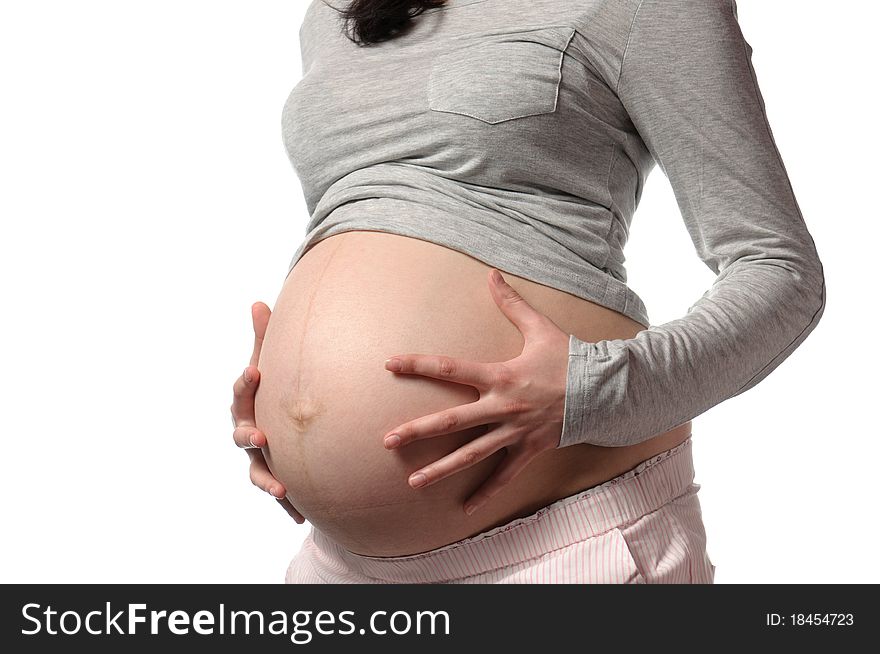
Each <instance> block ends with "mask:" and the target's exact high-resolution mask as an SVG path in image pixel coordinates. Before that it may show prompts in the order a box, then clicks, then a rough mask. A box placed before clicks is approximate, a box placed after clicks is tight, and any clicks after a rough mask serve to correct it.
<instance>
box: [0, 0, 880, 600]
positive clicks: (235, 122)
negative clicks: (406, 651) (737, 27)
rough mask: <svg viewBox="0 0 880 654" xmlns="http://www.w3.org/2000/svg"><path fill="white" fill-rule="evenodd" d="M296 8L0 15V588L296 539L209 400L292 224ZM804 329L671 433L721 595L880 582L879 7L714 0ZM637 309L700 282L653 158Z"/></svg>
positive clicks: (276, 567)
mask: <svg viewBox="0 0 880 654" xmlns="http://www.w3.org/2000/svg"><path fill="white" fill-rule="evenodd" d="M307 4H308V3H307V2H306V1H305V0H288V1H287V2H280V1H278V0H263V1H262V2H243V1H241V0H239V1H238V2H229V1H223V0H211V1H210V2H208V1H207V0H185V1H183V0H175V1H173V2H172V1H170V0H151V1H150V2H143V1H141V2H135V1H124V2H120V1H119V0H114V1H112V2H111V1H110V0H106V1H96V0H83V1H81V2H75V3H74V2H61V1H52V2H49V1H40V0H29V1H28V2H16V3H12V2H2V3H0V61H2V62H3V63H2V66H0V94H2V103H0V219H2V235H3V237H2V240H0V244H2V245H0V248H2V257H0V280H2V281H0V289H2V298H0V299H2V305H0V306H2V312H3V314H2V325H3V327H2V329H3V335H2V340H0V355H2V364H3V370H2V374H0V397H2V405H3V417H4V420H3V425H4V432H5V433H4V437H5V441H6V444H7V445H6V447H5V450H4V451H5V454H4V455H3V458H2V472H0V502H2V505H0V532H2V534H3V538H2V545H0V547H2V556H0V581H4V582H52V581H60V582H268V583H279V582H281V581H282V579H283V575H284V571H285V568H286V566H287V563H288V561H289V560H290V558H291V557H292V556H293V555H294V554H295V553H296V551H297V550H298V548H299V545H300V542H301V541H302V539H303V538H304V536H305V534H306V532H307V529H308V526H307V525H304V526H298V525H296V524H295V523H294V522H293V521H292V520H290V519H289V518H288V517H287V515H286V514H285V513H284V511H283V510H281V509H280V508H279V507H278V506H277V505H276V503H275V501H274V500H272V499H271V498H270V497H269V496H268V495H266V494H265V493H263V492H262V491H259V490H257V489H256V488H255V487H253V486H252V485H251V483H250V481H249V479H248V459H247V456H246V454H245V453H244V452H243V451H241V450H239V449H238V448H236V447H235V446H234V445H233V444H232V438H231V434H232V427H231V422H230V417H229V405H230V403H231V400H232V395H231V387H232V383H233V381H234V380H235V378H236V377H237V376H238V375H239V374H241V371H242V369H243V368H244V366H245V365H246V364H247V362H248V358H249V355H250V350H251V345H252V331H251V323H250V305H251V303H252V302H254V301H256V300H263V301H265V302H266V303H267V304H269V305H270V306H272V305H273V304H274V301H275V299H276V297H277V295H278V292H279V290H280V288H281V283H282V282H283V279H284V276H285V274H286V272H287V265H288V263H289V261H290V257H291V256H292V254H293V252H294V250H295V249H296V247H297V246H298V245H299V243H300V241H301V240H302V238H303V236H304V234H305V231H304V230H305V223H306V219H307V215H306V210H305V204H304V200H303V196H302V193H301V190H300V186H299V182H298V180H297V178H296V176H295V174H294V173H293V171H292V169H291V168H290V165H289V163H288V161H287V158H286V155H285V153H284V150H283V147H282V145H281V134H280V115H281V108H282V105H283V102H284V100H285V99H286V97H287V94H288V93H289V92H290V90H291V88H293V86H294V85H295V84H296V82H297V81H298V80H299V78H300V60H299V43H298V39H297V32H298V28H299V25H300V23H301V21H302V16H303V13H304V10H305V7H306V5H307ZM737 4H738V8H739V18H740V23H741V25H742V29H743V33H744V34H745V36H746V39H747V40H748V41H749V43H750V44H751V45H752V47H753V48H754V54H753V63H754V65H755V68H756V71H757V75H758V79H759V83H760V86H761V89H762V92H763V94H764V98H765V101H766V105H767V112H768V115H769V117H770V123H771V126H772V129H773V133H774V135H775V137H776V140H777V143H778V146H779V149H780V151H781V153H782V156H783V159H784V161H785V164H786V167H787V169H788V172H789V175H790V177H791V180H792V184H793V186H794V189H795V192H796V195H797V198H798V201H799V203H800V206H801V209H802V211H803V214H804V216H805V218H806V220H807V223H808V226H809V228H810V230H811V232H812V234H813V236H814V239H815V241H816V243H817V247H818V249H819V253H820V256H821V258H822V260H823V263H824V266H825V272H826V281H827V287H828V304H827V308H826V312H825V317H824V318H823V320H822V321H821V323H820V324H819V326H818V327H817V329H816V331H815V332H814V333H813V334H812V335H811V336H810V338H808V339H807V341H806V342H805V343H804V344H803V345H802V346H801V347H800V348H799V349H798V350H797V351H796V352H795V353H794V354H793V355H792V356H791V357H790V358H789V359H788V360H787V361H786V362H785V363H783V364H782V366H781V367H780V368H778V369H777V370H776V371H775V372H774V373H773V374H772V375H770V376H769V377H768V378H767V379H765V380H764V381H763V382H761V384H760V385H759V386H758V387H757V388H755V389H753V390H751V391H749V392H747V393H746V394H744V395H742V396H740V397H737V398H734V399H731V400H729V401H726V402H724V403H722V404H721V405H719V406H717V407H715V408H714V409H712V410H711V411H709V412H708V413H706V414H704V415H702V416H700V417H698V418H697V419H696V420H695V421H694V443H695V457H696V466H697V482H698V483H701V484H702V490H701V493H700V495H701V501H702V505H703V513H704V519H705V524H706V529H707V533H708V547H709V554H710V556H711V557H712V559H713V561H714V562H715V564H716V565H717V566H718V572H717V577H716V581H717V582H718V583H740V582H868V581H870V582H878V581H880V572H878V571H877V568H876V566H875V565H873V562H874V558H875V554H876V547H877V542H878V536H880V530H878V527H877V521H876V512H877V507H876V499H877V491H876V488H877V478H878V471H877V466H878V455H880V445H878V438H877V436H878V430H877V426H876V424H877V421H876V418H875V410H876V408H877V406H878V404H880V400H878V399H877V397H876V392H877V384H876V377H875V371H876V370H877V368H878V364H880V361H878V354H877V348H876V346H875V344H874V343H875V341H874V329H875V325H876V323H877V317H878V316H877V310H876V308H875V307H876V304H875V298H876V293H877V290H876V286H875V281H876V272H875V271H876V262H877V243H878V236H880V234H878V227H877V224H878V220H877V219H878V212H877V209H876V204H875V197H874V194H875V193H876V191H877V186H878V182H877V180H876V166H875V165H874V164H875V161H876V160H875V154H874V153H875V152H876V151H877V147H878V145H880V143H878V139H877V133H876V130H875V123H876V104H875V103H874V102H873V101H871V99H870V96H869V93H870V91H871V90H872V86H875V79H876V64H877V58H876V46H877V37H876V34H875V27H876V25H877V19H878V18H880V16H878V15H877V14H878V11H877V9H875V8H874V6H873V4H871V3H867V2H849V3H839V4H837V5H834V6H833V7H832V6H831V5H829V3H827V2H818V1H811V2H805V1H803V0H784V1H783V0H774V2H766V1H764V0H739V1H738V3H737ZM626 254H627V259H628V269H629V281H630V284H631V285H632V287H633V288H634V290H636V292H637V293H639V294H640V295H641V296H642V298H643V299H644V300H645V303H646V304H647V306H648V309H649V312H650V315H651V319H652V323H653V324H660V323H662V322H664V321H667V320H671V319H673V318H677V317H680V316H681V315H683V314H684V312H685V311H686V309H687V307H688V306H690V304H692V303H693V301H694V300H695V299H697V298H698V297H699V296H700V295H701V294H702V293H703V291H705V290H706V289H707V288H708V287H709V285H710V284H711V283H712V281H713V275H712V273H711V272H710V271H709V270H708V268H706V267H705V266H704V265H703V264H702V263H701V262H700V261H699V260H698V259H697V257H696V255H695V252H694V248H693V244H692V243H691V242H690V240H689V238H688V236H687V232H686V231H685V228H684V225H683V223H682V222H681V219H680V214H679V212H678V208H677V206H676V204H675V199H674V196H673V194H672V190H671V188H670V186H669V183H668V181H667V180H666V178H665V177H663V176H662V173H661V172H659V169H655V172H654V173H653V174H652V176H651V178H650V182H649V184H648V186H647V188H646V189H645V192H644V196H643V201H642V205H641V206H640V208H639V210H638V212H637V214H636V216H635V221H634V227H633V231H632V237H631V241H630V243H629V245H628V247H627V250H626Z"/></svg>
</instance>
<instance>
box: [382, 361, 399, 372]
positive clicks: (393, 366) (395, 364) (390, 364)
mask: <svg viewBox="0 0 880 654" xmlns="http://www.w3.org/2000/svg"><path fill="white" fill-rule="evenodd" d="M385 367H386V368H388V370H400V359H386V360H385Z"/></svg>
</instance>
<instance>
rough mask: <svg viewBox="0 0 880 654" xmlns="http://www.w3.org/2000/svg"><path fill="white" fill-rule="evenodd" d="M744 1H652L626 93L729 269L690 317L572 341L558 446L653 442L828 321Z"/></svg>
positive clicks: (704, 248) (635, 36)
mask: <svg viewBox="0 0 880 654" xmlns="http://www.w3.org/2000/svg"><path fill="white" fill-rule="evenodd" d="M751 55H752V48H751V46H749V44H748V43H747V42H746V41H745V39H744V37H743V35H742V32H741V30H740V26H739V22H738V18H737V7H736V4H735V1H734V0H643V1H642V2H641V4H640V5H639V7H638V9H637V10H636V13H635V16H634V20H633V23H632V26H631V29H630V32H629V36H628V40H627V42H626V44H625V49H624V54H623V59H622V63H621V65H620V76H619V80H618V86H617V94H618V97H619V98H620V101H621V103H622V104H623V106H624V108H625V109H626V111H627V113H628V114H629V116H630V118H631V120H632V122H633V125H634V126H635V128H636V130H637V131H638V134H639V136H640V137H641V138H642V140H643V142H644V144H645V146H646V147H647V149H648V151H649V152H650V153H651V155H652V157H653V159H654V161H655V162H656V163H657V165H659V167H660V168H661V170H662V171H663V173H664V175H665V176H666V177H667V178H668V180H669V182H670V184H671V185H672V188H673V191H674V194H675V198H676V201H677V203H678V206H679V209H680V211H681V214H682V218H683V219H684V222H685V225H686V227H687V230H688V233H689V235H690V237H691V238H692V240H693V242H694V246H695V248H696V251H697V255H698V256H699V258H700V259H701V260H702V261H703V262H704V263H705V264H706V265H707V266H708V267H709V268H710V269H711V270H712V271H713V272H714V273H715V274H716V275H717V277H716V279H715V281H714V283H713V284H712V286H711V288H709V290H707V291H706V292H705V293H704V294H703V295H702V297H700V298H699V299H698V300H697V301H696V302H695V303H694V304H693V305H692V306H691V307H690V308H689V309H688V310H687V313H686V314H685V316H684V317H682V318H679V319H676V320H672V321H670V322H667V323H664V324H662V325H656V326H655V325H652V326H650V328H648V329H646V330H643V331H641V332H639V333H638V334H637V335H636V336H634V337H633V338H629V339H609V340H602V341H598V342H586V341H581V340H579V339H578V338H576V337H575V336H574V335H571V336H570V340H569V362H568V377H567V388H566V400H565V416H564V421H563V430H562V436H561V439H560V442H559V447H565V446H568V445H573V444H576V443H592V444H595V445H603V446H624V445H632V444H635V443H639V442H642V441H645V440H647V439H649V438H651V437H653V436H655V435H657V434H659V433H662V432H665V431H667V430H669V429H672V428H674V427H676V426H678V425H680V424H683V423H685V422H687V421H688V420H691V419H692V418H694V417H696V416H698V415H699V414H701V413H703V412H705V411H706V410H708V409H710V408H711V407H713V406H715V405H717V404H719V403H720V402H722V401H724V400H726V399H728V398H731V397H735V396H736V395H739V394H740V393H743V392H745V391H747V390H749V389H750V388H753V387H754V386H755V385H756V384H758V383H759V382H760V381H761V380H762V379H764V378H765V377H766V376H767V375H769V374H770V373H771V372H772V371H773V370H774V369H776V368H777V367H778V366H779V365H780V364H781V363H782V362H783V361H784V360H785V359H786V358H787V357H788V356H789V355H790V354H791V353H792V352H793V351H794V350H795V349H796V348H797V347H798V346H799V345H800V344H801V343H802V342H803V341H804V339H806V338H807V336H808V335H809V334H810V333H811V332H812V331H813V330H814V329H815V327H816V324H817V323H818V322H819V320H820V318H821V317H822V314H823V312H824V309H825V277H824V271H823V268H822V263H821V261H820V260H819V256H818V254H817V251H816V248H815V244H814V242H813V239H812V237H811V235H810V233H809V231H808V230H807V227H806V224H805V222H804V219H803V216H802V215H801V211H800V208H799V206H798V203H797V201H796V199H795V197H794V193H793V191H792V187H791V183H790V180H789V177H788V174H787V172H786V170H785V167H784V164H783V162H782V159H781V157H780V154H779V151H778V149H777V147H776V143H775V140H774V138H773V135H772V132H771V130H770V125H769V123H768V121H767V116H766V113H765V106H764V100H763V97H762V95H761V92H760V90H759V87H758V83H757V78H756V76H755V71H754V68H753V67H752V63H751Z"/></svg>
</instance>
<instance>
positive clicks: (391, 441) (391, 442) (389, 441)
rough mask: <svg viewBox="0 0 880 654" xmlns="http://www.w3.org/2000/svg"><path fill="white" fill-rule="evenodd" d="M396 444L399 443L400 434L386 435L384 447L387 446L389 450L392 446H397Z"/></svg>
mask: <svg viewBox="0 0 880 654" xmlns="http://www.w3.org/2000/svg"><path fill="white" fill-rule="evenodd" d="M398 445H400V436H398V435H397V434H391V436H388V437H387V438H386V439H385V447H387V448H388V449H389V450H390V449H391V448H392V447H397V446H398Z"/></svg>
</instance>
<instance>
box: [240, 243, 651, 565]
mask: <svg viewBox="0 0 880 654" xmlns="http://www.w3.org/2000/svg"><path fill="white" fill-rule="evenodd" d="M488 270H489V266H487V265H486V264H484V263H482V262H480V261H477V260H476V259H473V258H471V257H469V256H467V255H464V254H461V253H459V252H456V251H453V250H450V249H447V248H444V247H441V246H438V245H435V244H433V243H429V242H427V241H422V240H419V239H413V238H407V237H402V236H397V235H393V234H386V233H380V232H346V233H342V234H337V235H335V236H332V237H329V238H326V239H324V240H322V241H320V242H318V243H317V244H316V245H315V246H314V247H312V248H311V249H310V250H309V251H308V252H307V253H306V254H305V255H304V256H303V257H302V258H301V259H300V260H299V262H298V263H297V265H296V266H295V267H294V269H293V270H292V271H291V272H290V274H289V275H288V277H287V279H286V281H285V283H284V285H283V287H282V290H281V293H280V295H279V297H278V299H277V301H276V303H275V307H274V311H273V314H272V318H271V320H270V322H269V326H268V330H267V333H266V338H265V341H264V343H263V349H262V354H261V358H260V361H259V364H258V365H259V368H260V371H261V382H260V387H259V390H258V393H257V397H256V406H255V410H256V420H257V425H258V427H259V428H260V429H261V430H262V431H263V432H264V433H265V434H266V436H267V439H268V443H269V444H268V447H267V448H266V450H265V454H266V457H267V461H268V463H269V467H270V469H271V470H272V472H273V474H274V475H275V476H276V477H277V478H278V479H279V480H280V481H281V482H282V483H283V484H284V485H285V487H286V488H287V490H288V495H289V497H290V499H291V501H292V502H293V504H294V505H295V506H296V507H297V508H298V509H299V510H300V511H301V512H302V513H303V515H305V517H306V518H307V519H308V520H309V521H310V522H312V523H313V524H314V525H315V526H316V527H317V528H319V529H321V530H322V531H324V532H325V533H326V534H327V535H329V536H330V537H331V538H334V539H335V540H337V542H339V543H340V544H342V545H343V546H344V547H347V548H349V549H351V550H352V551H356V552H360V553H365V554H376V555H392V554H401V553H411V552H418V551H424V550H426V549H430V548H433V547H438V546H440V545H442V544H446V543H449V542H453V541H455V540H459V539H461V538H464V537H466V536H468V535H471V534H473V533H477V532H479V531H481V530H483V529H485V528H488V526H490V525H491V524H493V523H495V522H499V521H502V522H503V521H506V519H509V516H510V515H511V513H512V512H523V511H525V512H531V511H534V510H537V509H538V508H540V507H541V506H544V505H546V504H547V503H549V502H550V501H552V500H553V499H555V498H556V497H558V496H564V495H565V494H567V493H569V492H575V491H576V490H578V484H582V482H583V480H584V479H586V477H585V476H584V475H586V474H588V473H589V472H590V470H593V471H598V472H597V474H600V473H601V469H602V468H603V466H606V464H607V461H608V459H607V458H603V457H601V456H596V451H601V450H607V449H608V448H592V447H591V446H574V447H571V448H566V450H567V451H566V452H562V451H556V452H550V453H547V454H546V456H543V457H539V459H536V461H535V463H534V464H533V465H532V466H530V467H529V468H528V469H527V470H526V471H525V472H524V473H522V474H521V475H520V477H519V478H518V479H517V480H515V482H514V483H513V484H512V485H511V486H510V487H509V490H507V491H505V494H504V497H503V498H501V497H500V496H499V498H497V499H493V501H492V502H490V503H489V504H487V505H486V507H484V508H483V509H481V511H478V512H477V513H475V514H474V516H470V517H469V516H466V515H465V514H464V512H463V511H462V509H461V506H462V504H463V501H464V499H465V498H466V497H468V496H469V495H470V493H471V492H473V490H474V489H475V488H476V487H477V486H478V485H479V483H480V482H482V481H483V480H484V479H485V478H486V477H487V476H488V474H489V473H490V472H491V470H492V469H493V468H494V467H495V465H497V463H498V461H499V459H500V458H501V457H502V456H503V453H496V454H495V455H493V456H491V457H489V458H488V459H486V460H484V461H482V462H480V463H478V464H477V465H475V466H473V467H472V468H470V469H468V470H467V471H464V472H461V473H458V474H456V475H454V476H453V477H450V478H448V479H446V480H443V481H441V482H439V483H437V484H435V485H432V486H430V487H428V488H422V489H413V488H411V487H410V486H409V484H408V483H407V478H408V476H409V474H411V473H412V472H414V471H415V470H416V469H417V468H418V467H420V466H422V465H425V464H427V463H430V462H433V461H435V460H437V459H439V458H440V457H442V456H444V455H446V454H448V453H449V452H452V451H453V450H455V449H457V448H458V447H460V446H461V445H462V444H464V443H465V442H467V441H469V440H471V439H473V438H474V437H476V436H478V435H480V434H482V433H485V432H486V430H487V429H488V427H486V426H482V427H478V428H474V429H469V430H465V431H461V432H457V433H455V434H451V435H446V436H440V437H436V438H431V439H426V440H423V441H418V442H415V443H412V444H410V445H408V446H406V447H404V448H401V449H400V450H397V451H389V450H386V449H385V448H384V447H383V443H382V439H383V437H384V435H385V434H386V433H387V432H388V431H389V430H391V429H392V428H394V427H396V426H398V425H400V424H402V423H404V422H406V421H408V420H412V419H414V418H417V417H420V416H423V415H428V414H430V413H434V412H437V411H441V410H443V409H446V408H450V407H453V406H456V405H459V404H464V403H467V402H473V401H475V400H477V399H478V398H479V393H478V392H477V390H476V389H474V388H472V387H470V386H463V385H460V384H455V383H451V382H445V381H441V380H434V379H430V378H427V377H419V376H406V375H396V374H395V373H392V372H389V371H387V370H385V367H384V362H385V359H387V358H388V357H390V356H392V355H395V354H405V353H423V354H446V355H450V356H454V357H463V358H467V359H472V360H476V361H485V362H490V361H505V360H508V359H511V358H513V357H515V356H517V355H518V354H519V353H520V352H521V351H522V345H523V340H522V336H521V335H520V333H519V331H518V330H517V329H516V328H515V327H514V326H513V324H511V323H510V322H509V321H508V320H507V318H506V317H505V316H504V315H503V314H502V313H501V311H500V310H499V309H498V308H497V306H496V305H495V303H494V301H493V300H492V298H491V296H490V294H489V288H488V285H487V282H486V274H487V271H488ZM507 278H508V280H509V281H510V282H511V283H512V284H516V286H517V288H518V289H519V290H521V292H522V293H523V294H524V297H526V299H527V300H529V301H530V302H531V303H532V304H533V306H535V308H537V309H538V310H540V311H542V312H544V313H546V314H547V315H550V316H551V317H554V319H556V320H557V324H560V323H561V324H560V326H561V327H563V329H567V328H568V327H569V326H570V323H578V324H580V325H581V328H580V329H579V330H578V335H579V336H580V337H582V338H584V337H587V332H588V331H593V333H597V334H598V333H601V332H602V330H603V329H606V330H607V329H608V328H609V325H611V324H612V322H614V323H616V328H615V331H616V333H618V334H620V333H621V327H620V321H621V320H624V321H628V319H626V318H624V317H622V316H620V315H619V314H616V313H614V312H611V311H609V310H606V309H604V308H601V307H597V306H596V305H593V304H592V303H589V302H586V301H584V300H580V299H578V298H574V297H573V296H570V295H568V294H565V293H562V292H560V291H556V290H554V289H549V288H547V287H543V286H540V285H538V284H533V283H531V282H527V281H526V280H518V279H517V278H515V277H513V276H510V275H508V276H507ZM628 322H631V321H628ZM566 323H569V324H566ZM634 324H635V323H634ZM589 325H592V326H593V329H592V330H587V329H585V327H586V326H589ZM637 328H638V327H637ZM621 449H622V448H621ZM560 494H561V495H560Z"/></svg>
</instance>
